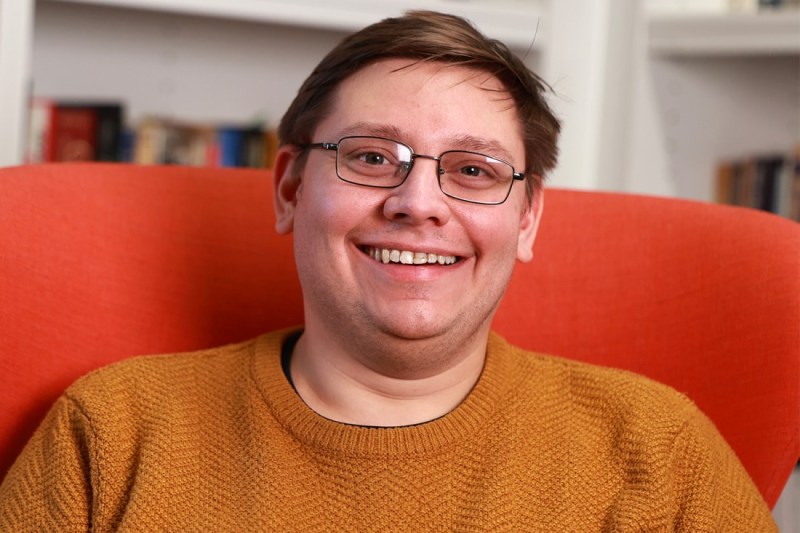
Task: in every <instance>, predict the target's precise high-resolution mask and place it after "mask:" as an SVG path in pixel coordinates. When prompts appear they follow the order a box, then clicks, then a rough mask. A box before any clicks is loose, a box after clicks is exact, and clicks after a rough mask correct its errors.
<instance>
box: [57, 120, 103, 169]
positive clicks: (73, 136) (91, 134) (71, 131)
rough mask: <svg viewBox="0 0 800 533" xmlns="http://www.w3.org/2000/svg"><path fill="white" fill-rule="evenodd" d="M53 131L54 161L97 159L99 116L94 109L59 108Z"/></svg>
mask: <svg viewBox="0 0 800 533" xmlns="http://www.w3.org/2000/svg"><path fill="white" fill-rule="evenodd" d="M53 129H54V133H53V137H54V141H55V142H54V146H55V153H54V154H53V161H93V160H94V159H95V151H96V148H97V147H96V132H97V115H96V113H95V111H94V109H92V108H91V107H63V106H57V107H56V110H55V118H54V128H53Z"/></svg>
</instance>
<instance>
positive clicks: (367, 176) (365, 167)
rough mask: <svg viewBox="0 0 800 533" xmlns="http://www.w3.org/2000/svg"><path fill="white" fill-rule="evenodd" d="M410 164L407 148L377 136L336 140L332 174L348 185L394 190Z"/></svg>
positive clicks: (409, 150) (401, 180)
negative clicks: (334, 169) (337, 141)
mask: <svg viewBox="0 0 800 533" xmlns="http://www.w3.org/2000/svg"><path fill="white" fill-rule="evenodd" d="M410 164H411V149H410V148H409V147H407V146H405V145H403V144H400V143H398V142H396V141H390V140H388V139H381V138H378V137H345V138H344V139H342V140H340V141H339V149H338V153H337V157H336V171H337V173H338V175H339V177H340V178H341V179H343V180H345V181H349V182H350V183H356V184H358V185H367V186H369V187H396V186H398V185H400V183H402V182H403V180H404V179H405V177H406V174H407V173H408V169H409V168H410Z"/></svg>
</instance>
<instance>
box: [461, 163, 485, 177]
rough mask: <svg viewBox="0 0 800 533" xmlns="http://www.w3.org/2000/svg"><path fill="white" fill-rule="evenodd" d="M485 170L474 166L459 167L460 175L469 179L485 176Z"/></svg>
mask: <svg viewBox="0 0 800 533" xmlns="http://www.w3.org/2000/svg"><path fill="white" fill-rule="evenodd" d="M485 172H486V171H485V170H484V169H482V168H480V167H477V166H475V165H470V166H466V167H461V173H462V174H464V175H465V176H469V177H471V178H479V177H481V176H483V175H484V174H485Z"/></svg>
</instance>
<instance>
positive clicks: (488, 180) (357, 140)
mask: <svg viewBox="0 0 800 533" xmlns="http://www.w3.org/2000/svg"><path fill="white" fill-rule="evenodd" d="M301 148H302V149H304V150H308V149H313V148H320V149H322V150H330V151H335V152H336V175H337V176H338V177H339V179H341V180H342V181H346V182H348V183H352V184H355V185H363V186H365V187H377V188H379V189H392V188H394V187H399V186H400V185H402V184H403V182H404V181H405V180H406V178H407V177H408V175H409V174H410V173H411V168H412V167H413V166H414V161H415V160H416V159H431V160H433V161H436V162H437V163H438V165H439V166H438V168H437V177H438V181H439V188H440V189H441V190H442V192H443V193H444V194H445V195H447V196H449V197H451V198H455V199H457V200H463V201H465V202H471V203H474V204H484V205H498V204H502V203H503V202H505V201H506V199H507V198H508V196H509V194H511V187H512V186H513V185H514V182H515V181H517V180H519V181H522V180H524V179H525V175H524V174H522V173H520V172H517V171H515V170H514V167H513V166H511V164H509V163H507V162H506V161H503V160H502V159H497V158H496V157H491V156H488V155H485V154H481V153H478V152H470V151H465V150H448V151H446V152H443V153H442V154H441V155H439V157H434V156H430V155H422V154H415V153H414V150H412V149H411V147H410V146H408V145H406V144H403V143H401V142H398V141H393V140H391V139H385V138H383V137H362V136H350V137H343V138H341V139H339V142H338V143H324V142H323V143H314V144H306V145H303V146H301Z"/></svg>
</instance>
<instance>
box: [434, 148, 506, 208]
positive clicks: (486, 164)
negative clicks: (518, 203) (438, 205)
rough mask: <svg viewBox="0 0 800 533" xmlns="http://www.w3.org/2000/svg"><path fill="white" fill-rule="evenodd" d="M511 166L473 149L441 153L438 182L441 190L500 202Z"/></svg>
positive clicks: (488, 202) (459, 195) (487, 202)
mask: <svg viewBox="0 0 800 533" xmlns="http://www.w3.org/2000/svg"><path fill="white" fill-rule="evenodd" d="M513 180H514V169H513V167H511V165H509V164H508V163H506V162H504V161H500V160H499V159H495V158H493V157H489V156H487V155H483V154H478V153H475V152H459V151H454V152H445V153H444V154H442V158H441V176H440V178H439V182H440V183H441V186H442V192H444V193H445V194H447V195H448V196H453V197H455V198H459V199H461V200H467V201H470V202H477V203H485V204H499V203H503V202H504V201H505V199H506V198H507V197H508V193H509V192H510V191H511V185H512V183H513Z"/></svg>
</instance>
